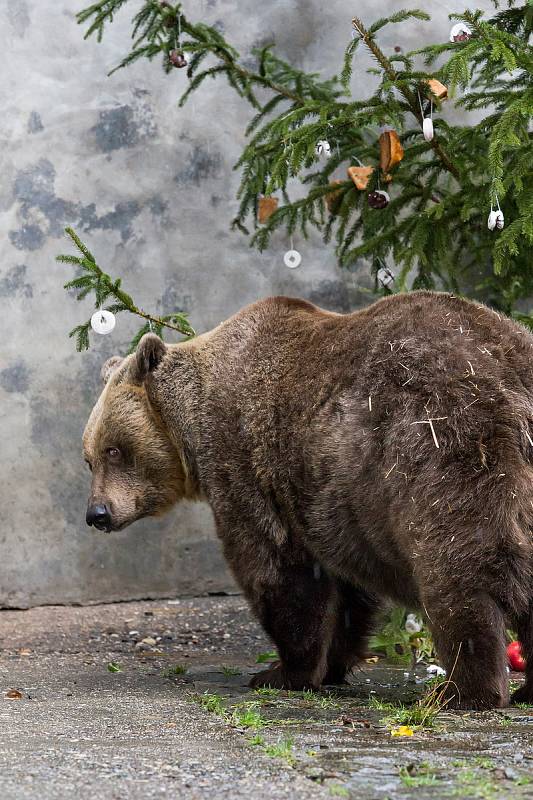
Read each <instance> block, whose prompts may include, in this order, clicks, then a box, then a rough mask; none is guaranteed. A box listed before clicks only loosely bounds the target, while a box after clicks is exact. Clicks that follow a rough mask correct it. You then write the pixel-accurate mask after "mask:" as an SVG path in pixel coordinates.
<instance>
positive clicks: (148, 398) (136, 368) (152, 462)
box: [83, 334, 190, 532]
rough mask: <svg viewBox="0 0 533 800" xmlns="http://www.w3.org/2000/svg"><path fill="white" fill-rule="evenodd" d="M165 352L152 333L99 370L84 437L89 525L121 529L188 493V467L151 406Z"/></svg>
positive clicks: (156, 410)
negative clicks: (130, 352)
mask: <svg viewBox="0 0 533 800" xmlns="http://www.w3.org/2000/svg"><path fill="white" fill-rule="evenodd" d="M166 354H167V348H166V346H165V344H164V343H163V342H162V341H161V339H159V338H158V337H157V336H155V335H154V334H147V335H146V336H144V337H143V338H142V339H141V341H140V343H139V345H138V347H137V351H136V352H135V353H134V354H133V355H130V356H126V358H120V357H118V356H114V357H113V358H110V359H109V360H108V361H106V363H105V364H104V366H103V367H102V379H103V381H104V384H105V386H104V389H103V391H102V393H101V395H100V397H99V399H98V402H97V403H96V405H95V407H94V408H93V410H92V413H91V416H90V417H89V421H88V422H87V426H86V428H85V432H84V434H83V450H84V458H85V460H86V462H87V464H88V465H89V468H90V469H91V472H92V484H91V493H90V496H89V502H88V506H87V516H86V520H87V524H88V525H94V526H95V527H96V528H98V529H100V530H105V531H108V532H109V531H112V530H115V531H116V530H120V529H122V528H125V527H126V526H127V525H130V524H131V523H132V522H135V520H138V519H140V518H141V517H147V516H154V515H158V514H162V513H164V512H165V511H167V510H168V509H169V508H170V507H171V506H172V505H174V503H176V502H177V501H178V500H180V499H181V498H182V497H185V496H187V495H189V494H190V492H189V491H188V478H187V469H186V466H185V463H184V460H183V457H182V453H181V452H180V450H179V448H178V447H176V445H175V444H173V442H172V441H171V439H170V438H169V436H168V434H167V432H166V430H165V427H164V425H163V422H162V419H161V416H160V414H159V411H158V409H157V404H156V403H154V384H155V383H156V381H157V378H156V376H155V375H154V373H155V372H156V370H157V368H158V366H159V365H160V364H161V362H162V361H163V359H164V358H165V355H166Z"/></svg>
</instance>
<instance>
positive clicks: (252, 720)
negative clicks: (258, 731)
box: [227, 703, 266, 729]
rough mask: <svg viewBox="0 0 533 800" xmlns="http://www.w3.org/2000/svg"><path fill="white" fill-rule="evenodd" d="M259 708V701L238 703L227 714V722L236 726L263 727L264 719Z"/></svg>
mask: <svg viewBox="0 0 533 800" xmlns="http://www.w3.org/2000/svg"><path fill="white" fill-rule="evenodd" d="M259 709H260V705H259V703H240V704H239V705H238V706H235V708H234V709H233V711H232V712H231V714H230V715H229V716H228V718H227V719H228V722H229V723H230V725H234V726H235V727H236V728H254V729H255V728H263V727H264V726H265V725H266V720H264V719H263V717H262V716H261V712H260V711H259Z"/></svg>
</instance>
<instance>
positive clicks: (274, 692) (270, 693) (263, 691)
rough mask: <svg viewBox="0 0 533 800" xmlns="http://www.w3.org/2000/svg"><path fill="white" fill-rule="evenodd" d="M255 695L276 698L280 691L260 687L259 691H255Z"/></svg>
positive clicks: (268, 687)
mask: <svg viewBox="0 0 533 800" xmlns="http://www.w3.org/2000/svg"><path fill="white" fill-rule="evenodd" d="M255 693H256V694H257V695H259V697H278V696H279V693H280V689H271V688H270V686H261V687H260V688H259V689H255Z"/></svg>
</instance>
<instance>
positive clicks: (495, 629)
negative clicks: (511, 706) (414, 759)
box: [424, 587, 509, 710]
mask: <svg viewBox="0 0 533 800" xmlns="http://www.w3.org/2000/svg"><path fill="white" fill-rule="evenodd" d="M424 606H425V609H426V612H427V615H428V618H429V621H430V627H431V631H432V633H433V638H434V640H435V646H436V649H437V653H438V655H439V658H440V660H441V663H442V666H443V667H444V668H445V669H446V674H447V687H446V688H445V690H444V696H443V699H444V701H445V702H446V704H447V707H449V708H464V709H478V710H482V709H488V708H502V707H505V706H507V705H508V703H509V690H508V679H507V671H506V663H507V659H506V653H505V619H504V615H503V612H502V610H501V609H500V607H499V606H498V604H497V603H496V602H495V601H494V600H493V599H492V598H491V597H490V596H489V595H488V594H486V593H481V592H480V593H479V594H476V595H473V594H470V595H469V594H468V593H467V592H462V591H461V589H460V587H455V588H454V591H453V595H452V593H451V592H450V591H449V589H447V588H444V587H442V590H441V591H439V590H438V588H437V587H433V592H432V595H431V596H430V597H428V596H426V597H425V598H424Z"/></svg>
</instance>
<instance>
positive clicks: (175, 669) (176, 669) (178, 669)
mask: <svg viewBox="0 0 533 800" xmlns="http://www.w3.org/2000/svg"><path fill="white" fill-rule="evenodd" d="M186 672H187V667H184V666H183V664H174V665H173V666H172V667H168V669H164V670H163V672H162V673H161V674H162V675H163V677H164V678H174V677H176V675H185V673H186Z"/></svg>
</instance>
